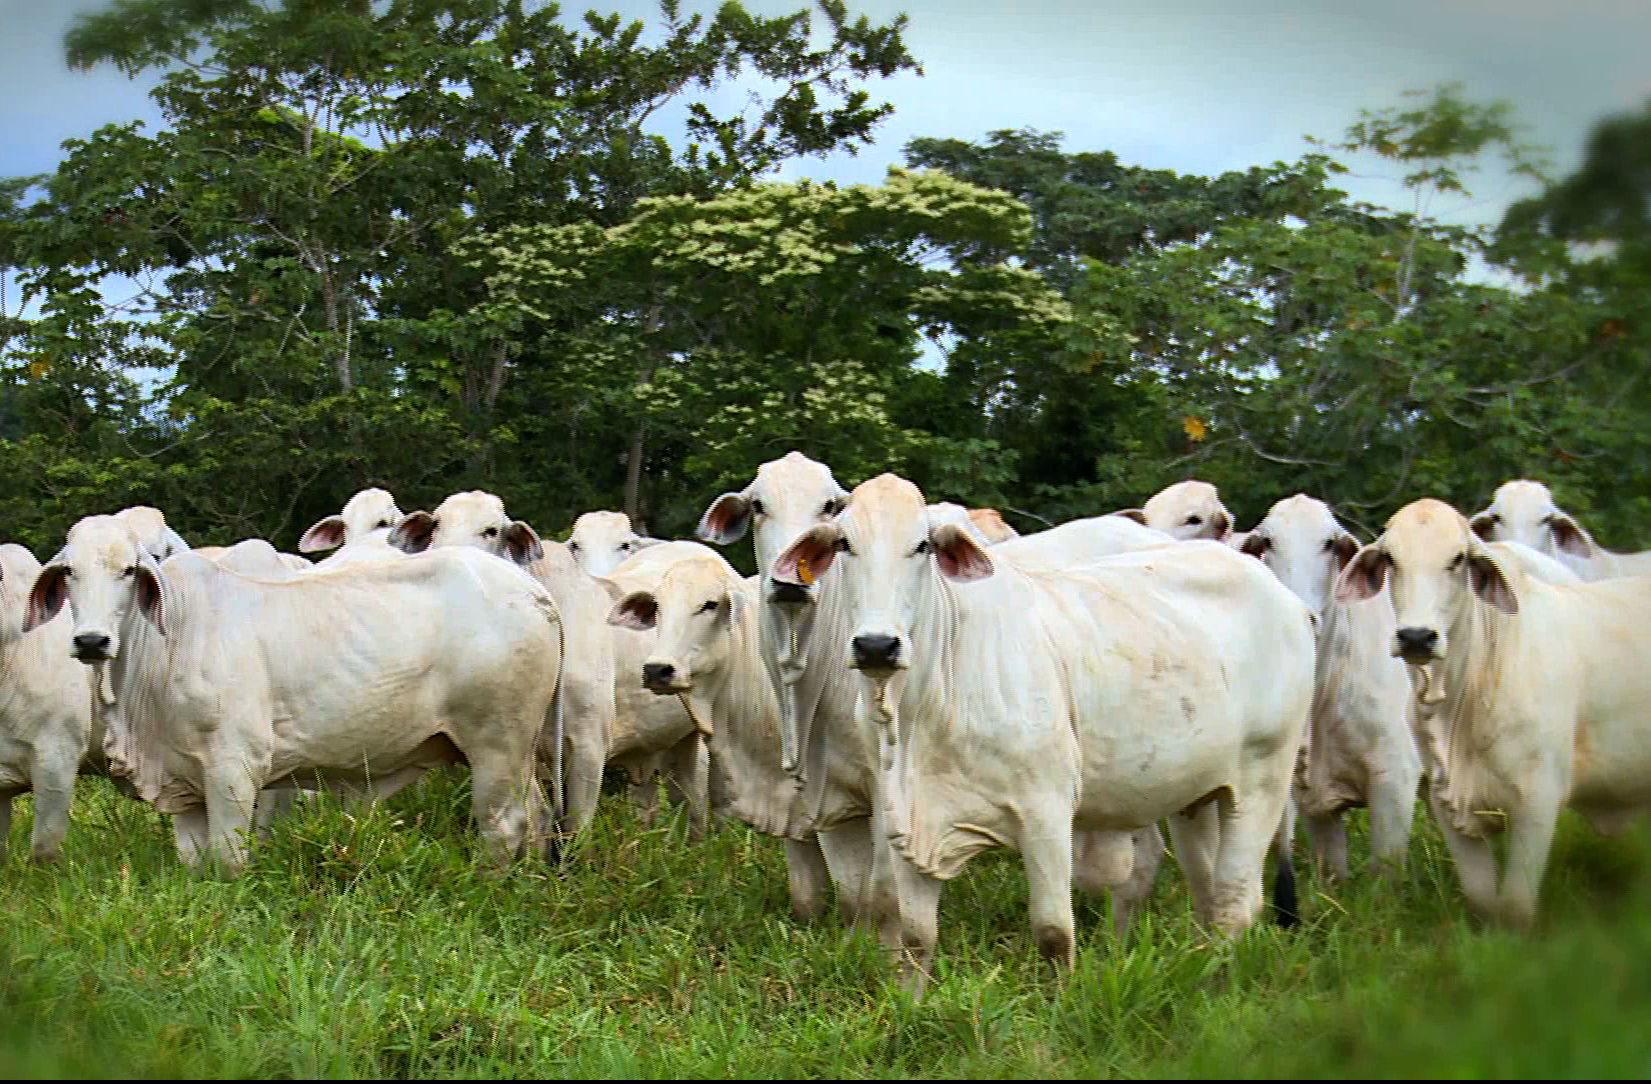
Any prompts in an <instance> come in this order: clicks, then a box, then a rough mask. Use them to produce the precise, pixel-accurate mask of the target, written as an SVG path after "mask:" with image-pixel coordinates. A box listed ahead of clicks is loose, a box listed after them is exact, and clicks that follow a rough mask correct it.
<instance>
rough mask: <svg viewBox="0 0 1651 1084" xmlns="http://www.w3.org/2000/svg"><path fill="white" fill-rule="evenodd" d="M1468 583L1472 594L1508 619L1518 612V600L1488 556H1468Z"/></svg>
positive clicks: (1481, 554)
mask: <svg viewBox="0 0 1651 1084" xmlns="http://www.w3.org/2000/svg"><path fill="white" fill-rule="evenodd" d="M1468 582H1469V583H1471V584H1472V585H1473V593H1474V594H1476V595H1478V596H1479V597H1480V598H1482V599H1484V600H1485V601H1486V602H1488V603H1490V604H1491V605H1492V606H1495V607H1496V608H1497V609H1498V610H1501V611H1502V612H1503V613H1505V614H1507V615H1509V616H1510V617H1511V616H1513V615H1514V614H1517V613H1518V612H1519V599H1518V597H1516V596H1515V595H1514V593H1513V588H1511V587H1509V586H1508V581H1507V578H1506V577H1504V576H1503V575H1502V569H1501V567H1500V566H1498V565H1497V563H1496V561H1495V560H1493V559H1492V558H1491V557H1490V556H1489V555H1488V554H1484V553H1470V554H1468Z"/></svg>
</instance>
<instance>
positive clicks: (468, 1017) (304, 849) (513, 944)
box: [0, 773, 1651, 1078]
mask: <svg viewBox="0 0 1651 1084" xmlns="http://www.w3.org/2000/svg"><path fill="white" fill-rule="evenodd" d="M468 801H469V790H468V785H467V783H466V781H465V778H464V776H463V775H462V774H459V773H453V774H444V775H438V776H436V777H433V778H430V779H427V780H426V781H425V782H424V783H423V784H421V785H420V786H418V787H415V788H410V790H409V791H407V792H403V793H402V794H400V795H397V796H396V797H395V798H394V799H392V800H391V801H390V802H388V803H387V804H385V805H384V806H381V807H379V808H377V809H375V810H373V811H371V812H369V813H366V814H364V815H360V816H355V815H351V814H350V813H348V812H346V811H344V810H343V809H342V808H340V807H339V806H337V805H336V804H333V803H330V802H324V801H323V802H312V803H306V804H305V805H304V806H301V807H300V809H299V811H298V812H297V813H295V814H294V816H293V817H292V818H291V819H289V820H287V821H286V822H284V823H283V824H282V825H281V826H280V827H279V828H278V830H277V832H276V834H275V837H274V838H273V839H272V840H271V841H270V842H269V843H267V844H265V845H264V846H262V847H261V848H259V849H258V850H257V852H256V857H255V859H254V861H253V863H252V865H251V866H250V867H249V869H248V870H247V872H246V873H245V874H244V875H243V876H242V877H241V878H240V879H239V880H237V881H234V882H218V881H210V880H204V879H201V878H199V877H196V876H194V875H192V874H190V873H188V872H186V871H185V870H184V869H182V868H181V867H180V866H179V865H178V863H177V860H176V858H175V857H174V854H173V848H172V840H171V833H170V826H169V823H168V821H167V820H166V819H165V818H162V817H160V816H159V815H157V814H155V813H153V812H151V811H150V810H149V809H148V808H147V807H144V806H141V805H138V804H136V803H134V802H131V801H129V800H127V799H124V798H121V797H119V796H118V795H116V794H115V792H114V791H113V789H112V788H110V787H109V786H108V784H107V783H106V782H104V781H102V780H92V779H83V780H81V781H80V784H79V790H78V793H77V796H76V801H75V808H74V815H75V819H74V824H73V827H72V828H71V830H70V835H69V839H68V843H67V845H66V848H65V855H64V858H63V860H62V862H60V863H59V864H58V865H57V866H55V867H50V868H35V867H34V866H32V865H31V864H30V863H29V862H28V861H27V859H26V854H27V839H28V835H27V833H28V830H29V826H30V821H31V814H30V804H29V803H28V802H27V801H24V802H22V803H20V809H19V814H20V815H19V816H18V817H17V818H16V823H14V825H13V828H12V834H11V840H10V842H11V856H10V857H9V858H8V859H7V861H6V863H5V864H4V866H3V867H0V901H3V905H0V914H3V915H4V916H5V917H4V919H3V920H0V1021H3V1023H4V1026H0V1070H3V1071H6V1072H7V1073H8V1074H9V1075H11V1076H42V1077H67V1076H75V1077H81V1076H92V1077H109V1076H123V1077H130V1076H140V1077H157V1076H167V1077H171V1076H181V1077H253V1076H256V1077H293V1076H304V1077H312V1076H327V1077H360V1076H371V1077H454V1076H460V1077H552V1076H558V1077H566V1076H578V1077H613V1076H626V1077H630V1076H643V1077H663V1076H669V1077H771V1076H779V1077H822V1076H826V1077H1001V1076H1017V1077H1023V1076H1040V1077H1078V1078H1095V1077H1160V1076H1186V1075H1192V1076H1206V1077H1229V1076H1246V1077H1249V1076H1264V1077H1274V1076H1304V1075H1306V1076H1406V1077H1415V1076H1443V1077H1484V1076H1532V1077H1538V1076H1540V1077H1584V1076H1586V1077H1592V1076H1645V1075H1647V1073H1648V1072H1651V1028H1647V1027H1646V1026H1645V1021H1646V1019H1647V1016H1648V1013H1647V1010H1648V1009H1651V831H1648V829H1647V828H1646V827H1645V826H1644V825H1636V827H1635V828H1633V829H1632V830H1630V831H1629V832H1627V833H1625V834H1624V835H1622V836H1619V837H1616V838H1613V839H1602V838H1599V837H1597V836H1595V835H1594V834H1593V833H1592V832H1591V831H1590V830H1589V829H1587V828H1586V827H1585V826H1584V825H1583V824H1582V823H1581V821H1580V820H1578V819H1576V818H1575V817H1573V816H1571V815H1570V814H1567V815H1566V816H1565V817H1564V818H1563V819H1562V821H1561V825H1560V831H1559V834H1558V838H1557V841H1556V844H1555V848H1554V858H1553V862H1552V865H1551V867H1550V870H1549V875H1548V878H1547V882H1546V884H1545V886H1544V900H1543V916H1542V919H1541V921H1540V922H1539V926H1538V930H1537V932H1536V933H1535V934H1533V935H1531V936H1529V937H1518V936H1513V935H1508V934H1503V933H1498V932H1489V931H1482V930H1480V929H1478V928H1476V926H1475V925H1474V923H1472V922H1471V921H1470V920H1469V919H1468V917H1467V914H1466V908H1465V906H1464V904H1463V902H1462V900H1461V897H1460V892H1459V890H1458V888H1457V886H1456V881H1455V873H1454V871H1453V870H1452V869H1451V867H1450V862H1449V857H1448V855H1447V854H1446V853H1445V851H1444V847H1443V844H1442V843H1441V842H1440V840H1439V838H1438V835H1437V833H1436V831H1435V830H1434V828H1433V826H1432V824H1431V822H1430V821H1429V820H1428V818H1427V817H1426V815H1425V814H1421V815H1419V816H1418V819H1417V832H1416V834H1415V836H1414V838H1413V839H1412V842H1411V851H1410V862H1411V866H1410V872H1409V874H1408V875H1407V877H1406V878H1405V879H1404V880H1403V881H1402V882H1401V883H1397V884H1389V885H1383V884H1379V883H1377V882H1375V881H1373V880H1370V879H1368V878H1358V877H1357V876H1355V879H1354V882H1353V883H1352V884H1351V885H1348V886H1345V887H1340V888H1335V889H1331V890H1327V889H1326V887H1325V886H1324V885H1322V884H1318V883H1316V882H1314V881H1312V880H1311V879H1307V880H1304V882H1303V901H1302V905H1303V916H1304V919H1305V925H1304V926H1303V927H1302V928H1301V929H1300V930H1297V931H1295V932H1292V933H1283V932H1280V931H1278V930H1276V929H1274V928H1272V927H1270V926H1264V927H1257V928H1256V929H1255V930H1253V931H1252V932H1251V933H1250V934H1249V935H1247V936H1246V937H1245V938H1244V939H1242V940H1241V941H1239V942H1238V943H1237V944H1235V945H1224V944H1221V943H1211V942H1210V941H1208V940H1207V939H1206V938H1205V937H1204V936H1202V935H1201V933H1200V932H1199V931H1198V929H1197V927H1196V926H1195V925H1194V924H1193V922H1192V919H1191V915H1190V911H1189V908H1188V904H1187V901H1186V897H1185V893H1184V891H1183V890H1182V887H1181V883H1180V878H1179V874H1178V873H1177V872H1175V870H1174V869H1173V864H1172V863H1166V864H1165V867H1164V869H1163V870H1162V871H1161V872H1160V875H1159V881H1158V887H1157V890H1156V893H1155V895H1154V898H1153V900H1152V905H1151V908H1150V913H1148V914H1146V915H1144V916H1143V918H1142V920H1141V921H1140V922H1139V923H1138V924H1137V926H1136V928H1135V930H1134V933H1133V935H1132V937H1131V939H1130V941H1129V943H1128V944H1127V945H1118V944H1116V943H1115V942H1114V941H1113V939H1112V938H1111V936H1110V935H1109V934H1108V933H1107V932H1106V929H1105V923H1104V921H1103V916H1104V913H1105V912H1104V908H1103V907H1102V906H1100V904H1099V903H1098V902H1089V901H1085V902H1083V903H1081V904H1080V910H1079V962H1078V966H1077V968H1076V970H1075V971H1074V972H1073V973H1072V975H1071V976H1070V978H1069V980H1068V981H1067V982H1066V983H1065V984H1064V985H1063V984H1061V983H1060V982H1058V981H1057V980H1056V979H1055V977H1054V976H1053V973H1052V972H1051V971H1049V970H1048V969H1046V968H1045V967H1044V966H1043V965H1041V964H1040V963H1039V962H1038V961H1037V958H1036V952H1035V950H1034V949H1033V947H1032V944H1031V939H1030V937H1029V935H1028V933H1027V931H1026V890H1025V885H1024V879H1023V877H1022V876H1021V873H1020V869H1019V865H1018V861H1017V859H1016V858H1015V857H1014V856H1011V855H1007V854H998V855H989V856H987V857H985V858H983V859H979V860H977V861H975V862H974V863H972V864H971V866H970V867H969V869H968V870H967V871H966V872H965V873H964V875H963V876H962V877H960V878H959V879H958V880H957V881H954V882H953V883H952V884H951V885H949V886H948V887H947V890H946V893H945V896H944V899H943V902H942V908H941V944H940V954H941V957H940V960H939V963H938V975H937V978H938V981H937V983H936V984H935V985H933V986H931V989H930V992H929V994H928V996H927V997H926V998H925V999H924V1001H923V1002H922V1003H920V1004H913V1003H912V1002H911V1001H910V1000H909V999H908V998H906V997H904V996H903V995H902V994H901V993H900V992H899V991H898V990H897V989H896V988H895V987H894V986H893V985H892V984H891V983H890V982H889V981H888V977H887V969H886V967H885V964H884V961H883V959H882V957H881V955H880V953H879V950H878V949H877V948H876V947H875V945H873V944H871V943H869V942H868V940H867V939H864V938H860V937H857V936H855V935H853V934H851V933H850V932H849V931H848V930H846V929H845V928H844V927H843V926H842V925H841V924H840V923H839V922H838V920H837V919H836V918H835V917H832V918H828V919H826V920H823V921H821V922H819V923H816V924H814V925H812V926H802V925H799V924H797V923H795V922H793V921H792V920H791V919H790V917H789V914H788V910H787V899H786V889H785V873H784V861H783V858H782V855H781V848H780V846H779V844H778V842H777V841H775V840H771V839H767V838H764V837H762V836H758V835H756V834H754V833H752V832H750V831H749V830H747V829H745V828H744V827H742V826H739V825H736V824H732V823H729V822H721V823H720V825H719V826H718V827H717V828H716V829H715V830H714V831H713V832H712V833H711V836H710V838H708V839H707V840H705V841H704V842H701V843H697V844H696V843H690V842H688V840H687V838H686V834H685V824H684V822H683V819H682V817H681V816H680V815H679V816H676V817H669V816H664V817H661V818H660V819H659V821H658V822H656V823H655V824H653V825H651V826H645V825H643V824H640V823H639V822H638V820H637V819H636V817H635V815H634V813H633V812H632V807H631V806H629V805H628V804H627V803H625V802H623V801H621V800H620V799H619V798H618V797H616V796H605V797H604V798H603V805H602V809H601V812H600V814H599V815H598V818H597V823H596V826H595V829H594V831H593V832H592V834H591V835H589V836H588V837H586V838H585V839H584V840H583V841H581V843H580V844H579V845H578V847H577V850H576V851H575V853H574V854H573V856H572V857H571V860H570V862H569V864H568V865H567V867H566V868H565V869H564V870H562V871H561V872H559V873H558V872H556V871H553V870H550V869H548V868H546V867H544V866H534V865H524V866H521V867H518V868H517V869H515V870H513V871H512V872H510V873H508V874H506V875H503V876H499V877H491V878H490V877H485V876H482V875H481V874H479V873H478V871H477V869H476V867H475V864H474V855H475V850H474V839H473V835H472V833H471V831H470V829H469V826H468V820H469V818H468ZM1352 853H1353V855H1354V861H1355V868H1357V865H1358V863H1359V861H1360V860H1361V859H1362V857H1363V856H1364V855H1366V854H1367V853H1368V851H1367V848H1366V839H1365V834H1364V822H1363V818H1362V814H1357V815H1355V819H1354V830H1353V839H1352Z"/></svg>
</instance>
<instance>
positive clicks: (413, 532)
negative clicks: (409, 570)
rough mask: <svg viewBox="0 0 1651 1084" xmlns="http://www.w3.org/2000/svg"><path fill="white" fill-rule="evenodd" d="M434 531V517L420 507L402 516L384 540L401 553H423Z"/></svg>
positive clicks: (427, 547)
mask: <svg viewBox="0 0 1651 1084" xmlns="http://www.w3.org/2000/svg"><path fill="white" fill-rule="evenodd" d="M435 533H436V517H435V516H432V515H431V514H430V513H428V512H426V511H424V510H423V509H420V510H419V511H417V512H408V513H407V514H406V515H405V516H402V517H401V522H400V523H398V524H396V525H395V526H394V527H392V528H390V537H389V538H387V539H385V541H387V542H389V543H390V545H392V546H394V547H395V548H396V549H398V550H400V551H402V552H403V553H423V552H424V551H425V550H427V549H429V548H430V539H431V538H432V537H434V535H435Z"/></svg>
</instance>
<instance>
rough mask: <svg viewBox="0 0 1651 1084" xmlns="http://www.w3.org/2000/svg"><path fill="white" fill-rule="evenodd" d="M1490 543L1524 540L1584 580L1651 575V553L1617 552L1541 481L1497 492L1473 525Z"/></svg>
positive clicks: (1510, 485)
mask: <svg viewBox="0 0 1651 1084" xmlns="http://www.w3.org/2000/svg"><path fill="white" fill-rule="evenodd" d="M1470 522H1471V523H1472V525H1473V529H1474V531H1475V532H1477V533H1478V535H1479V537H1480V538H1483V539H1485V540H1486V541H1487V542H1519V543H1522V544H1524V545H1526V546H1529V547H1530V548H1531V549H1534V550H1536V551H1537V552H1538V553H1542V554H1546V555H1547V556H1549V557H1552V558H1555V559H1556V560H1558V561H1560V562H1561V563H1563V564H1564V565H1565V566H1566V567H1567V568H1569V569H1571V570H1572V571H1573V572H1575V573H1576V574H1577V575H1578V576H1580V577H1582V578H1583V579H1584V580H1608V579H1611V578H1612V577H1615V576H1640V575H1644V574H1646V573H1648V572H1651V550H1648V551H1645V552H1642V553H1612V552H1611V551H1610V550H1608V549H1606V548H1605V547H1604V546H1601V545H1600V544H1599V543H1597V542H1595V541H1594V539H1593V537H1592V536H1591V535H1589V533H1588V532H1587V531H1586V530H1584V529H1583V527H1582V525H1581V524H1579V523H1577V521H1576V520H1574V519H1572V518H1571V517H1570V516H1568V515H1566V514H1565V513H1564V512H1562V511H1560V509H1559V506H1558V505H1556V504H1554V498H1553V494H1551V493H1549V492H1548V487H1547V486H1545V485H1543V484H1542V483H1541V482H1532V481H1529V480H1528V479H1523V478H1521V479H1517V480H1515V481H1512V482H1503V483H1502V484H1501V485H1500V486H1498V487H1497V489H1496V494H1495V497H1494V499H1492V501H1491V503H1490V507H1488V508H1486V509H1485V510H1484V511H1483V512H1480V513H1479V514H1478V515H1476V516H1474V517H1473V519H1472V520H1471V521H1470Z"/></svg>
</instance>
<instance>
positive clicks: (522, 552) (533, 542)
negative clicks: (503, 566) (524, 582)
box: [499, 519, 545, 566]
mask: <svg viewBox="0 0 1651 1084" xmlns="http://www.w3.org/2000/svg"><path fill="white" fill-rule="evenodd" d="M499 541H500V543H501V544H502V545H503V546H504V553H505V556H506V557H509V558H510V559H511V560H512V561H515V562H516V563H517V564H519V565H524V566H526V565H530V564H532V563H533V562H534V561H537V560H538V559H539V558H541V557H543V556H544V555H545V547H544V546H543V545H542V544H541V543H540V542H539V534H538V532H537V531H535V530H534V529H533V528H532V527H530V526H528V524H527V522H526V521H525V520H520V519H515V520H511V521H510V526H508V527H506V528H505V529H504V537H503V538H501V539H500V540H499Z"/></svg>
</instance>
